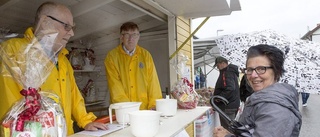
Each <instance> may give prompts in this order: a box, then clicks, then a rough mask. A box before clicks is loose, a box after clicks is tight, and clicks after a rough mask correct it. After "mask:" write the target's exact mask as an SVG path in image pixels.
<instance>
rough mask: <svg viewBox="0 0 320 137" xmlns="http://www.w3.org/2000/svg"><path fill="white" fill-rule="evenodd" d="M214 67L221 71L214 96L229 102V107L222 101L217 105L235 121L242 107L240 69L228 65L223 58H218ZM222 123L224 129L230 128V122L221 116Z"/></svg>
mask: <svg viewBox="0 0 320 137" xmlns="http://www.w3.org/2000/svg"><path fill="white" fill-rule="evenodd" d="M214 67H217V68H218V69H219V71H220V74H219V77H218V80H217V82H216V86H215V89H214V95H219V96H222V97H224V98H225V99H227V100H228V101H229V104H227V105H225V104H224V103H223V102H222V101H220V102H215V103H216V104H217V106H218V107H219V108H220V109H221V110H222V111H223V112H225V113H226V114H227V115H228V116H229V118H230V119H235V117H236V114H237V112H238V108H239V106H240V92H239V84H238V79H239V70H238V67H237V66H236V65H233V64H228V60H227V59H225V58H224V57H221V56H219V57H217V58H216V60H215V64H214ZM220 123H221V126H223V127H224V128H228V122H227V121H226V120H225V119H224V118H223V117H222V116H220Z"/></svg>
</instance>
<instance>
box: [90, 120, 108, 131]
mask: <svg viewBox="0 0 320 137" xmlns="http://www.w3.org/2000/svg"><path fill="white" fill-rule="evenodd" d="M84 129H85V130H89V131H95V130H99V129H101V130H107V129H108V126H107V125H106V124H103V123H100V122H91V123H89V124H87V125H86V126H85V127H84Z"/></svg>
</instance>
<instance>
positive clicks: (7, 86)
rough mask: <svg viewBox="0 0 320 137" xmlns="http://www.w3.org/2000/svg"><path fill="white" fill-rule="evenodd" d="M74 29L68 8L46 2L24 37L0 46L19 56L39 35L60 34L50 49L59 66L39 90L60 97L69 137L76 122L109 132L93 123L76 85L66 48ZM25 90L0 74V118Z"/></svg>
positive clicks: (11, 79) (98, 124)
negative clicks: (33, 24) (50, 92)
mask: <svg viewBox="0 0 320 137" xmlns="http://www.w3.org/2000/svg"><path fill="white" fill-rule="evenodd" d="M73 27H74V23H73V16H72V14H71V11H70V10H69V9H68V8H67V7H66V6H65V5H62V4H58V3H54V2H45V3H43V4H42V5H40V7H39V8H38V10H37V13H36V19H35V26H34V27H30V28H28V29H27V30H26V31H25V34H24V38H12V39H9V40H7V41H5V42H3V43H1V46H2V48H3V50H4V51H5V52H6V53H8V54H9V53H10V54H17V53H19V52H20V51H19V49H21V48H23V47H24V46H27V45H28V44H30V43H31V42H32V41H33V40H34V39H36V40H37V41H38V38H39V37H38V36H39V35H46V34H47V33H52V32H54V33H58V35H57V37H56V39H55V43H54V45H53V47H51V49H53V50H56V51H51V52H53V53H57V54H56V55H55V58H54V60H55V61H54V62H55V63H56V66H57V67H54V68H53V69H52V71H51V73H50V75H49V76H48V78H47V79H46V81H45V82H44V83H43V85H41V87H40V88H41V90H42V91H53V93H55V94H57V95H58V96H59V97H60V100H61V106H62V108H63V110H64V115H65V119H66V125H67V134H68V135H71V134H73V133H74V130H73V120H75V121H76V122H77V124H78V125H79V127H81V128H84V129H85V130H98V128H99V129H107V126H106V125H104V124H102V123H97V122H93V121H94V120H95V119H96V116H95V115H94V114H93V113H91V112H90V113H87V111H86V108H85V104H84V99H83V97H82V95H81V93H80V91H79V88H78V87H77V84H76V82H75V78H74V75H73V69H72V67H71V64H70V62H69V60H68V58H67V57H66V54H68V50H67V49H66V48H65V46H66V44H67V42H68V40H69V39H70V37H72V36H73V35H74V32H73ZM40 44H41V43H40ZM43 46H44V45H43ZM0 65H1V66H0V67H4V66H3V65H4V64H2V60H0ZM22 89H23V87H22V85H20V84H19V83H17V82H16V81H15V80H14V79H13V78H11V77H6V76H4V75H3V74H1V75H0V94H1V99H0V106H1V107H0V119H2V118H3V117H4V115H5V113H6V112H7V111H8V110H9V109H10V107H11V106H12V105H13V104H14V103H15V102H17V101H18V100H19V99H21V98H22V95H21V94H20V90H22Z"/></svg>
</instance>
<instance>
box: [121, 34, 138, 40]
mask: <svg viewBox="0 0 320 137" xmlns="http://www.w3.org/2000/svg"><path fill="white" fill-rule="evenodd" d="M121 35H122V36H123V37H124V38H126V39H128V38H130V37H131V38H134V39H135V38H138V37H139V36H140V34H139V33H133V34H129V33H123V34H121Z"/></svg>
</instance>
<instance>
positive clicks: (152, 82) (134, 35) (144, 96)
mask: <svg viewBox="0 0 320 137" xmlns="http://www.w3.org/2000/svg"><path fill="white" fill-rule="evenodd" d="M139 38H140V32H139V27H138V25H137V24H135V23H133V22H126V23H124V24H122V26H121V27H120V41H121V43H120V45H118V46H117V47H116V48H114V49H112V50H111V51H110V52H109V53H108V54H107V57H106V59H105V61H104V64H105V67H106V76H107V81H108V88H109V91H110V101H111V102H110V103H119V102H142V104H141V106H140V109H142V110H146V109H155V106H156V101H155V100H156V99H161V98H162V93H161V88H160V83H159V79H158V75H157V71H156V68H155V65H154V63H153V59H152V56H151V54H150V53H149V52H148V51H147V50H146V49H144V48H142V47H140V46H139V45H138V41H139Z"/></svg>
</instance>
